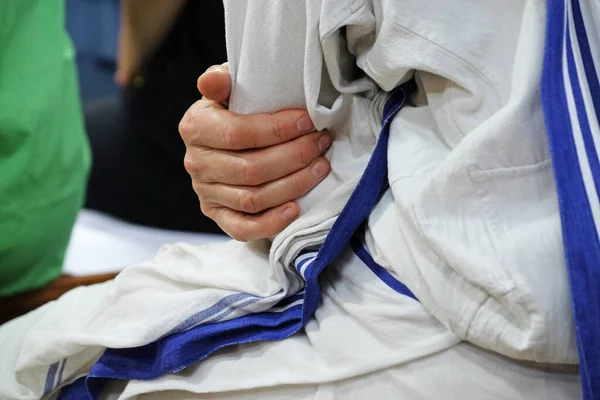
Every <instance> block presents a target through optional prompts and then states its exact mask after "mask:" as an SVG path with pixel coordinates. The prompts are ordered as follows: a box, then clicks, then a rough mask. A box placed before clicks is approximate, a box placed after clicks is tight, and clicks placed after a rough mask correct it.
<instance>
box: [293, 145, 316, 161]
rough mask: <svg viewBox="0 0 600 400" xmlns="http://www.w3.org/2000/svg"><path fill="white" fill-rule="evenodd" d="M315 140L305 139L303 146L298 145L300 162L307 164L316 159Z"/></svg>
mask: <svg viewBox="0 0 600 400" xmlns="http://www.w3.org/2000/svg"><path fill="white" fill-rule="evenodd" d="M313 147H314V142H313V141H311V140H308V141H305V143H302V145H301V146H298V147H297V150H296V151H297V152H298V155H297V156H296V157H297V159H298V160H299V162H300V164H301V165H302V166H303V167H304V166H307V165H308V164H309V163H310V162H311V161H312V160H313V159H314V153H315V151H314V149H313Z"/></svg>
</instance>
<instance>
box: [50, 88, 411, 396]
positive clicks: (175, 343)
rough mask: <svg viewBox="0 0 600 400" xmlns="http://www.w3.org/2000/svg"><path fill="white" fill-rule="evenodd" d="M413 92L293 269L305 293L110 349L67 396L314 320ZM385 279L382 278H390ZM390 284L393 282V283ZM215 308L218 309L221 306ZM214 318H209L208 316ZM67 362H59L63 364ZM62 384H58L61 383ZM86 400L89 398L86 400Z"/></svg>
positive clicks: (389, 107)
mask: <svg viewBox="0 0 600 400" xmlns="http://www.w3.org/2000/svg"><path fill="white" fill-rule="evenodd" d="M413 88H414V82H412V81H411V82H409V83H407V84H405V85H403V86H400V87H399V88H398V89H396V90H395V91H394V92H393V93H392V95H391V96H390V98H389V99H388V100H387V102H386V104H385V108H384V111H383V121H382V125H383V127H382V130H381V134H380V135H379V139H378V142H377V146H376V147H375V150H374V152H373V155H372V156H371V160H370V161H369V164H368V165H367V168H366V169H365V172H364V173H363V175H362V177H361V179H360V181H359V183H358V185H357V186H356V189H355V190H354V192H353V193H352V196H350V199H349V200H348V203H347V204H346V206H345V207H344V209H343V210H342V212H341V213H340V215H339V216H338V218H337V219H336V221H335V223H334V224H333V226H332V228H331V230H330V231H329V233H328V234H327V237H326V238H325V241H324V242H323V244H322V245H321V247H320V248H319V249H318V251H307V250H304V251H303V252H301V253H300V255H299V256H298V257H297V258H296V260H295V263H294V265H295V269H296V271H297V273H298V274H299V275H300V276H301V277H302V280H303V281H304V288H303V289H302V291H301V292H300V293H286V294H285V297H284V298H283V300H281V301H279V302H278V303H277V304H275V305H274V307H273V308H271V309H268V310H266V311H264V312H262V313H256V314H249V315H246V316H243V317H240V318H236V319H231V320H227V321H223V322H219V321H220V320H222V319H224V317H225V316H226V315H227V314H228V313H231V312H232V311H233V309H232V308H229V309H227V308H225V307H222V308H225V310H222V309H219V311H220V314H218V315H215V313H214V311H213V316H215V317H214V318H213V317H212V316H211V315H210V314H211V313H210V312H207V311H208V310H207V311H204V312H203V315H202V316H201V317H200V316H199V315H198V314H196V315H194V316H193V317H191V318H189V319H188V320H186V321H184V322H183V323H182V324H180V325H179V326H178V327H177V328H176V330H182V329H186V328H187V327H188V326H191V328H187V329H186V330H184V331H183V332H180V333H171V334H169V335H168V336H166V337H164V338H162V339H160V340H158V341H155V342H153V343H150V344H148V345H146V346H143V347H137V348H132V349H107V350H106V351H105V352H104V354H103V355H102V356H101V357H100V359H99V360H98V361H97V362H96V364H95V365H94V366H93V367H92V369H91V371H90V372H89V374H88V377H87V379H86V380H85V385H84V384H83V383H82V382H81V381H77V383H76V385H77V386H78V387H79V389H78V390H75V389H70V390H68V391H67V392H66V393H65V394H64V395H63V396H62V398H64V399H65V400H69V399H84V398H89V399H91V400H95V399H97V398H99V396H100V395H101V393H102V389H103V388H104V383H105V382H104V379H125V380H129V379H138V380H142V379H154V378H158V377H160V376H162V375H164V374H166V373H168V372H177V371H181V370H182V369H184V368H186V367H189V366H190V365H192V364H194V363H196V362H198V361H200V360H201V359H203V358H205V357H206V356H208V355H209V354H211V353H212V352H214V351H215V350H218V349H220V348H223V347H225V346H232V345H238V344H241V343H248V342H253V341H264V340H281V339H284V338H286V337H289V336H291V335H293V334H294V333H296V332H298V331H299V330H300V329H301V328H302V327H303V326H305V325H306V324H307V322H308V320H309V319H310V318H311V317H312V316H313V314H314V312H315V310H316V309H317V306H318V304H319V301H320V297H321V289H320V287H319V280H318V279H319V276H320V274H321V273H322V272H323V270H324V269H325V268H326V267H327V266H329V265H330V264H331V263H332V262H333V261H334V259H335V258H336V257H338V256H339V255H340V253H342V251H343V250H344V248H345V247H346V246H348V244H349V242H350V239H351V237H352V236H353V235H354V234H355V232H356V231H357V229H358V228H359V226H360V225H361V224H362V223H363V222H364V221H365V220H366V218H367V217H368V215H369V213H370V212H371V210H372V209H373V207H374V206H375V204H376V202H377V200H378V198H379V195H380V194H381V193H382V191H383V189H384V188H385V186H386V183H387V180H386V176H387V143H388V139H389V133H390V125H391V122H392V120H393V118H394V116H395V115H396V114H397V113H398V111H400V109H401V108H402V106H403V105H404V104H405V102H406V99H407V96H408V95H409V94H410V92H411V91H412V90H414V89H413ZM354 247H355V249H356V251H357V253H358V254H359V257H361V259H364V260H365V261H366V263H367V265H371V266H372V268H377V271H378V275H381V276H382V277H385V278H388V279H389V277H391V275H389V274H387V271H385V270H384V269H383V268H382V267H380V266H378V265H377V264H376V263H374V262H373V261H372V259H371V258H370V256H368V253H367V252H366V251H365V250H364V249H362V247H361V246H360V245H358V244H355V246H354ZM385 278H384V279H385ZM391 282H394V280H393V278H392V280H391ZM392 285H394V287H395V288H398V290H399V291H400V292H401V293H403V294H406V295H407V296H410V297H412V298H415V297H414V295H413V294H412V293H411V292H410V290H408V288H406V287H405V286H403V285H402V284H401V283H392ZM231 297H234V298H235V300H236V301H237V302H240V301H242V303H241V304H238V307H240V308H241V307H243V306H244V305H247V304H251V303H255V302H258V301H259V300H260V299H259V298H257V297H253V296H244V295H243V294H239V295H230V296H229V297H226V298H224V299H222V300H220V301H219V303H223V302H227V301H228V299H230V298H231ZM219 303H217V304H219ZM209 316H211V317H209ZM67 361H68V359H65V360H63V361H62V362H61V365H64V364H65V363H66V362H67ZM58 368H59V365H58V364H54V366H53V367H52V366H51V368H50V370H49V372H48V376H47V379H46V382H47V383H48V384H47V385H46V393H50V392H51V391H52V390H53V389H54V388H55V386H56V385H55V384H54V382H55V381H56V380H55V379H54V375H55V373H56V372H55V371H56V370H57V369H58ZM57 381H58V383H60V382H61V380H60V379H58V380H57ZM86 394H87V396H89V397H86Z"/></svg>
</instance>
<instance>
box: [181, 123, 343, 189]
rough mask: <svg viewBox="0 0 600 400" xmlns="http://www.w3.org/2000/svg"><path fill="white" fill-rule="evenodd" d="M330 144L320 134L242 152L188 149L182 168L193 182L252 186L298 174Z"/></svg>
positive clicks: (329, 140)
mask: <svg viewBox="0 0 600 400" xmlns="http://www.w3.org/2000/svg"><path fill="white" fill-rule="evenodd" d="M331 142H332V138H331V136H330V135H329V133H327V131H321V132H313V133H309V134H306V135H304V136H301V137H299V138H296V139H294V140H291V141H289V142H285V143H282V144H279V145H275V146H271V147H265V148H262V149H258V150H247V151H244V152H234V151H228V150H214V149H210V148H206V147H190V148H189V149H188V152H187V153H186V157H185V159H184V165H185V167H186V170H187V171H188V173H190V175H191V176H192V178H194V180H195V181H197V182H218V183H224V184H229V185H249V186H256V185H260V184H263V183H266V182H271V181H274V180H276V179H279V178H282V177H284V176H287V175H289V174H291V173H293V172H296V171H299V170H301V169H302V168H304V167H306V166H307V165H309V164H310V163H312V162H313V161H314V160H315V159H316V158H317V157H319V156H320V155H322V154H323V153H324V152H325V151H326V150H327V149H328V148H329V147H330V146H331Z"/></svg>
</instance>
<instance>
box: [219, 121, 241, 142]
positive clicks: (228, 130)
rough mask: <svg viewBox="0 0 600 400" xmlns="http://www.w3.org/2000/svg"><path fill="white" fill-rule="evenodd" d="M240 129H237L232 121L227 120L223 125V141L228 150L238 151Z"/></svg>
mask: <svg viewBox="0 0 600 400" xmlns="http://www.w3.org/2000/svg"><path fill="white" fill-rule="evenodd" d="M238 134H239V129H237V128H236V126H235V124H234V123H233V121H232V120H230V119H229V120H228V119H226V120H225V121H223V123H222V125H221V141H222V142H223V144H224V147H225V148H227V149H236V144H237V143H238V140H237V136H238Z"/></svg>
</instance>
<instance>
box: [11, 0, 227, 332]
mask: <svg viewBox="0 0 600 400" xmlns="http://www.w3.org/2000/svg"><path fill="white" fill-rule="evenodd" d="M5 1H6V2H7V3H6V4H3V6H4V8H3V9H2V10H0V25H2V24H4V25H5V26H6V27H7V29H5V30H4V31H2V32H0V34H5V35H8V36H9V41H4V42H2V40H0V52H1V53H0V55H2V56H6V57H5V63H4V64H2V62H1V61H2V57H0V86H1V85H2V84H3V82H4V85H5V86H4V90H5V93H4V94H6V96H5V97H4V98H2V96H0V103H2V102H4V103H8V105H9V106H11V107H12V108H10V107H9V108H6V107H5V109H7V110H8V111H4V113H5V114H6V115H0V200H2V202H3V204H4V205H6V204H9V203H10V202H9V201H8V200H10V201H12V203H10V204H15V207H17V208H12V209H11V210H12V211H11V210H9V209H8V208H7V207H4V208H5V209H4V210H2V209H0V323H2V322H3V321H6V320H9V319H11V318H13V317H15V316H18V315H20V314H23V313H24V312H26V311H29V310H31V309H33V308H36V307H38V306H39V305H41V304H43V303H45V302H47V301H50V300H53V299H55V298H57V297H58V296H60V295H61V294H62V293H64V292H65V291H67V290H69V289H71V288H73V287H76V286H79V285H87V284H92V283H98V282H103V281H106V280H108V279H111V278H113V277H114V276H115V275H116V274H117V273H118V272H119V271H120V270H121V269H123V268H124V267H125V266H127V265H131V264H133V263H137V262H141V261H144V260H147V259H150V258H152V257H153V256H154V254H155V253H156V251H157V250H158V249H159V248H160V247H161V246H162V245H164V244H168V243H174V242H178V241H185V242H191V243H196V244H203V243H208V242H215V241H222V240H226V239H227V238H226V237H225V236H224V235H223V234H222V232H221V231H220V229H219V228H218V227H217V226H216V224H214V223H213V222H212V221H211V220H209V219H208V218H206V217H205V216H204V215H202V213H201V211H200V207H199V202H198V198H197V196H196V194H195V193H194V191H193V188H192V186H191V180H190V178H189V176H188V174H187V172H186V171H185V169H184V167H183V157H184V154H185V147H184V144H183V142H182V140H181V138H180V136H179V133H178V124H179V121H180V119H181V117H182V116H183V114H184V113H185V111H186V110H187V109H188V108H189V107H190V106H191V105H192V104H193V103H194V102H195V101H197V100H199V99H200V98H201V94H200V93H199V92H198V90H197V88H196V81H197V78H198V77H199V76H200V75H201V74H202V73H203V72H204V71H205V70H206V69H207V68H208V67H210V66H212V65H214V64H221V63H223V62H225V61H226V51H225V32H224V11H223V6H222V2H221V0H187V1H186V0H32V1H29V2H27V3H21V2H20V0H5ZM63 24H64V28H66V32H67V33H68V36H69V37H70V41H71V42H72V47H71V43H69V39H68V38H66V37H65V36H64V30H63V27H62V26H61V25H63ZM8 27H14V28H13V29H12V30H11V29H8ZM34 29H35V30H34ZM0 39H2V37H0ZM11 43H12V44H14V45H11ZM65 43H66V44H65ZM2 44H5V46H4V47H3V46H2ZM6 44H8V45H6ZM72 48H74V50H75V52H74V54H75V56H74V57H75V58H74V60H71V59H70V58H71V57H72V55H73V52H72ZM61 49H62V50H61ZM41 51H46V53H45V54H46V55H44V54H42V53H40V52H41ZM40 57H41V58H40ZM32 60H34V61H32ZM36 60H37V61H36ZM72 61H75V64H76V67H77V68H76V69H77V74H76V75H77V78H76V79H77V83H78V89H79V91H78V93H79V100H80V104H78V101H77V100H78V99H76V98H73V99H71V93H74V94H73V96H72V97H77V95H76V90H75V91H72V90H71V87H70V86H72V85H71V84H70V83H69V82H70V78H71V77H73V75H74V73H73V70H72V67H71V66H70V65H71V64H72ZM19 62H21V64H19ZM52 63H53V64H52ZM38 64H39V65H38ZM19 65H21V66H19ZM50 65H52V68H55V70H51V69H50V67H49V66H50ZM23 66H24V67H23ZM44 68H45V69H44ZM41 71H44V72H41ZM40 79H43V80H44V81H45V82H49V83H51V84H54V83H56V84H55V85H54V86H52V87H48V90H45V89H44V88H43V87H41V86H40V83H41V82H42V81H40ZM9 81H10V82H11V83H10V85H12V86H10V85H7V83H8V82H9ZM15 82H16V83H15ZM61 85H62V86H61ZM11 91H12V93H11ZM16 93H19V94H21V95H22V99H21V98H16V97H15V96H14V94H16ZM33 93H38V94H39V95H38V97H37V98H35V99H33V98H32V94H33ZM36 102H37V103H36ZM4 103H3V104H4ZM34 103H35V104H37V105H36V107H37V108H36V109H34V111H36V110H41V111H40V112H39V113H37V114H36V113H35V112H32V113H30V114H28V115H23V116H21V114H23V111H22V110H23V109H24V107H27V106H29V104H34ZM38 103H39V104H38ZM11 113H12V114H11ZM0 114H1V113H0ZM67 114H68V115H69V116H70V117H69V119H68V120H66V119H65V118H64V117H63V116H64V115H67ZM15 118H16V119H15ZM7 121H8V122H10V123H9V124H8V125H6V123H7ZM27 121H36V124H35V125H31V124H30V123H29V122H27ZM38 121H39V124H37V122H38ZM48 121H51V122H52V123H55V125H52V126H51V125H48ZM29 125H31V126H29ZM82 125H83V128H84V129H83V130H84V131H85V132H82V129H81V127H82ZM24 131H27V132H29V131H30V133H29V134H30V135H31V136H32V137H35V139H36V140H37V141H38V143H39V144H36V146H38V147H39V146H42V147H43V146H49V145H53V146H54V149H56V150H55V151H54V150H53V151H54V153H51V152H50V150H51V149H50V147H46V149H45V152H46V154H45V155H44V156H45V158H44V157H41V158H40V157H38V158H36V159H35V160H34V161H33V163H32V162H28V163H22V164H19V165H18V166H16V164H15V166H14V169H13V171H14V173H15V175H14V176H15V177H17V178H18V177H22V178H20V179H21V180H20V181H19V180H18V179H17V180H16V181H15V182H16V183H18V184H19V185H20V186H16V183H14V182H11V181H10V179H6V171H9V170H8V169H7V167H6V166H7V165H8V166H10V165H11V162H12V161H14V160H16V159H17V158H18V157H17V155H18V154H22V155H23V157H31V154H33V153H31V152H32V151H33V150H32V148H31V147H29V148H28V147H27V146H26V145H25V143H24V144H22V146H21V147H19V145H21V143H19V142H15V143H17V147H14V146H13V147H11V142H10V141H11V140H14V138H15V137H16V138H18V137H19V136H22V132H24ZM60 132H66V133H65V134H60ZM11 135H12V136H11ZM44 136H45V138H44ZM5 139H9V141H5ZM86 140H87V143H86ZM44 142H45V144H44ZM7 143H8V144H9V146H8V147H7V146H5V145H6V144H7ZM88 143H89V146H88ZM67 148H69V151H71V153H69V154H71V155H70V156H69V157H70V158H69V160H71V161H73V160H76V161H77V164H73V163H71V164H64V165H63V164H61V163H58V164H57V160H58V159H57V157H59V156H57V154H59V153H60V154H63V155H62V156H60V157H63V156H64V157H66V156H65V155H64V154H66V153H65V151H66V150H65V149H67ZM11 151H12V152H13V153H14V154H13V153H10V152H11ZM35 151H38V150H35ZM3 152H4V153H5V154H8V156H9V157H8V158H6V157H5V158H3V157H2V155H3ZM19 152H20V153H19ZM40 154H41V153H40ZM90 155H91V161H90ZM74 157H75V158H74ZM11 159H12V161H11ZM24 159H25V158H24ZM65 160H66V158H65ZM73 162H74V161H73ZM13 164H14V163H13ZM3 165H4V167H3ZM52 165H54V166H57V165H58V167H60V168H62V169H60V168H58V167H57V168H56V170H54V169H53V168H54V167H52ZM69 165H70V166H69ZM28 168H29V169H31V170H36V174H37V175H39V176H40V177H39V179H38V181H32V180H27V178H26V176H27V173H28V172H29V171H27V169H28ZM74 170H77V174H78V175H77V176H75V172H74V173H73V174H71V175H73V176H69V172H68V171H74ZM3 171H4V172H3ZM86 171H89V172H88V175H87V176H88V179H87V181H85V176H86ZM44 174H45V175H46V177H43V176H42V175H44ZM50 174H54V175H53V176H52V178H53V179H54V180H53V181H51V182H50V181H49V180H48V176H50ZM36 179H37V178H36ZM41 182H46V183H44V184H42V183H41ZM47 182H50V183H47ZM61 182H62V183H61ZM65 184H69V185H71V186H72V187H73V191H72V194H71V197H70V199H71V202H70V203H69V204H67V203H65V201H64V200H59V197H58V191H60V188H61V187H63V186H64V185H65ZM42 186H44V190H45V192H43V193H42V194H40V193H41V192H40V190H38V189H39V188H38V187H42ZM17 187H19V188H20V189H19V190H21V192H17V191H15V188H17ZM36 191H37V192H36ZM83 193H85V195H84V194H83ZM54 195H55V196H54ZM3 196H4V197H3ZM52 196H54V197H56V200H55V201H56V204H57V206H53V207H54V209H55V210H58V208H57V207H59V206H60V207H62V210H61V212H62V214H60V213H58V212H57V213H56V215H53V214H52V209H51V207H52V206H51V204H50V203H48V205H47V207H46V209H43V208H40V209H39V213H38V214H37V215H38V216H36V215H35V214H33V213H32V212H30V211H29V210H30V209H33V208H31V207H33V204H34V203H35V198H40V197H47V198H50V197H52ZM82 197H83V198H82ZM5 198H6V199H8V200H5ZM53 201H54V200H53ZM17 204H20V205H19V206H16V205H17ZM30 205H31V207H30ZM28 207H29V208H28ZM0 208H1V207H0ZM14 210H19V213H21V214H22V215H23V216H24V217H23V218H22V219H21V220H17V219H14V218H13V217H14V216H15V215H17V214H16V213H15V211H14ZM3 212H5V214H3ZM59 214H60V215H59ZM11 218H13V219H14V221H13V220H12V219H11ZM36 218H37V219H36ZM53 224H54V225H53ZM15 227H23V229H21V231H22V236H19V235H16V236H13V237H9V236H8V235H7V232H4V231H9V230H14V229H15ZM25 228H27V229H25ZM40 228H41V229H40ZM58 229H60V232H61V234H60V235H58V232H59V230H58ZM71 229H72V230H71ZM32 232H35V235H36V238H37V242H36V241H35V240H31V238H32V237H33V236H32V235H33V233H32ZM69 234H70V239H69ZM50 238H53V239H52V240H49V239H50ZM49 254H52V255H53V256H52V258H50V257H48V255H49Z"/></svg>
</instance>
